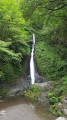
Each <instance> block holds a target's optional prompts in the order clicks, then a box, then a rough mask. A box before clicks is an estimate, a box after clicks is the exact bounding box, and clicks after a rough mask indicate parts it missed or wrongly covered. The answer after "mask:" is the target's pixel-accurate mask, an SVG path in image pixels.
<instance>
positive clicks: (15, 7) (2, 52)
mask: <svg viewBox="0 0 67 120" xmlns="http://www.w3.org/2000/svg"><path fill="white" fill-rule="evenodd" d="M22 14H23V13H22V12H21V10H20V0H19V1H16V0H9V1H8V0H5V1H4V0H0V83H2V84H3V83H9V84H11V82H13V80H14V79H15V77H16V76H17V75H19V74H20V73H21V70H22V69H21V61H23V57H24V56H27V55H28V54H29V53H30V49H29V42H30V39H29V38H31V37H30V31H31V30H30V29H31V27H30V25H29V22H26V21H25V19H24V18H23V15H22ZM28 28H29V29H28ZM28 37H29V38H28ZM23 69H24V68H23Z"/></svg>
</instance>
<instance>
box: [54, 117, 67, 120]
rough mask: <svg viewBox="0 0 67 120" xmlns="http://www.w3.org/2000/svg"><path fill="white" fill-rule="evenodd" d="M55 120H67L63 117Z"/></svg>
mask: <svg viewBox="0 0 67 120" xmlns="http://www.w3.org/2000/svg"><path fill="white" fill-rule="evenodd" d="M56 120H67V118H64V117H58V118H57V119H56Z"/></svg>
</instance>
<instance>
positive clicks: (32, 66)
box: [30, 33, 35, 84]
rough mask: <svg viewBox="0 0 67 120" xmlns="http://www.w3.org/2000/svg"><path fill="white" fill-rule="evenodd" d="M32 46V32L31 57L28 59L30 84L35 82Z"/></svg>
mask: <svg viewBox="0 0 67 120" xmlns="http://www.w3.org/2000/svg"><path fill="white" fill-rule="evenodd" d="M34 46H35V34H34V33H33V44H32V51H31V59H30V77H31V84H34V83H35V69H34Z"/></svg>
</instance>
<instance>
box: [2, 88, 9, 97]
mask: <svg viewBox="0 0 67 120" xmlns="http://www.w3.org/2000/svg"><path fill="white" fill-rule="evenodd" d="M7 92H8V90H7V89H0V95H1V96H2V97H5V96H6V94H7Z"/></svg>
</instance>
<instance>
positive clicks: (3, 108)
mask: <svg viewBox="0 0 67 120" xmlns="http://www.w3.org/2000/svg"><path fill="white" fill-rule="evenodd" d="M48 108H49V106H48V105H45V106H43V105H42V104H40V103H39V102H34V101H30V100H28V99H27V98H24V97H22V96H20V97H11V98H9V99H6V100H4V101H3V102H2V103H0V120H55V119H56V117H55V116H53V115H52V114H51V113H50V112H49V109H48Z"/></svg>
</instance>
